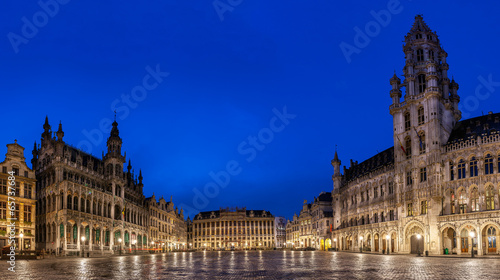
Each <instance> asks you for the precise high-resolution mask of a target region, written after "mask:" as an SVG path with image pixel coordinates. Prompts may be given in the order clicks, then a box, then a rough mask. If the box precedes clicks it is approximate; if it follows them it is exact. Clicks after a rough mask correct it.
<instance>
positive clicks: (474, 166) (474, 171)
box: [469, 157, 477, 177]
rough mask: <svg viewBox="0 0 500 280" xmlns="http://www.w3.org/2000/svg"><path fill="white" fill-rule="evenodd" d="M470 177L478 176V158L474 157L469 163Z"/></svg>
mask: <svg viewBox="0 0 500 280" xmlns="http://www.w3.org/2000/svg"><path fill="white" fill-rule="evenodd" d="M469 169H470V176H471V177H475V176H477V159H476V157H472V158H471V159H470V162H469Z"/></svg>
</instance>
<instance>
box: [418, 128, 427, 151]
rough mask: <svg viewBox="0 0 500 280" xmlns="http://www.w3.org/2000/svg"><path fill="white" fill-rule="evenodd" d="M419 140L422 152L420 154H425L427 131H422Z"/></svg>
mask: <svg viewBox="0 0 500 280" xmlns="http://www.w3.org/2000/svg"><path fill="white" fill-rule="evenodd" d="M418 141H419V152H420V154H424V153H425V133H424V132H421V133H420V137H419V139H418Z"/></svg>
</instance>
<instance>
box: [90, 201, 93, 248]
mask: <svg viewBox="0 0 500 280" xmlns="http://www.w3.org/2000/svg"><path fill="white" fill-rule="evenodd" d="M91 205H92V204H91ZM93 231H94V224H93V223H92V224H90V225H89V251H92V249H93V248H92V244H93V243H94V242H93V241H94V240H93V236H92V235H93V234H92V232H93Z"/></svg>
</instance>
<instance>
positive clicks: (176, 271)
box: [0, 251, 500, 280]
mask: <svg viewBox="0 0 500 280" xmlns="http://www.w3.org/2000/svg"><path fill="white" fill-rule="evenodd" d="M2 267H3V269H5V272H3V273H2V274H1V276H0V279H44V280H46V279H398V280H399V279H498V275H500V259H479V258H477V259H467V258H431V257H428V258H417V257H415V256H413V255H411V256H410V255H400V256H397V255H389V256H386V255H368V254H363V255H360V254H352V253H335V252H291V251H250V252H178V253H168V254H158V255H141V256H117V257H108V258H91V259H82V258H63V259H45V260H37V261H17V263H16V273H15V275H14V273H12V276H13V277H12V276H9V274H8V273H9V272H8V271H7V268H6V266H5V265H2Z"/></svg>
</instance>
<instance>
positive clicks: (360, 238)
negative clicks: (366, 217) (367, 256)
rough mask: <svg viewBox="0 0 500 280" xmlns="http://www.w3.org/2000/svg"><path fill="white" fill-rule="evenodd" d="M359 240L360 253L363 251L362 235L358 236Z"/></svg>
mask: <svg viewBox="0 0 500 280" xmlns="http://www.w3.org/2000/svg"><path fill="white" fill-rule="evenodd" d="M359 240H360V242H361V248H359V252H360V253H363V236H360V237H359Z"/></svg>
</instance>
